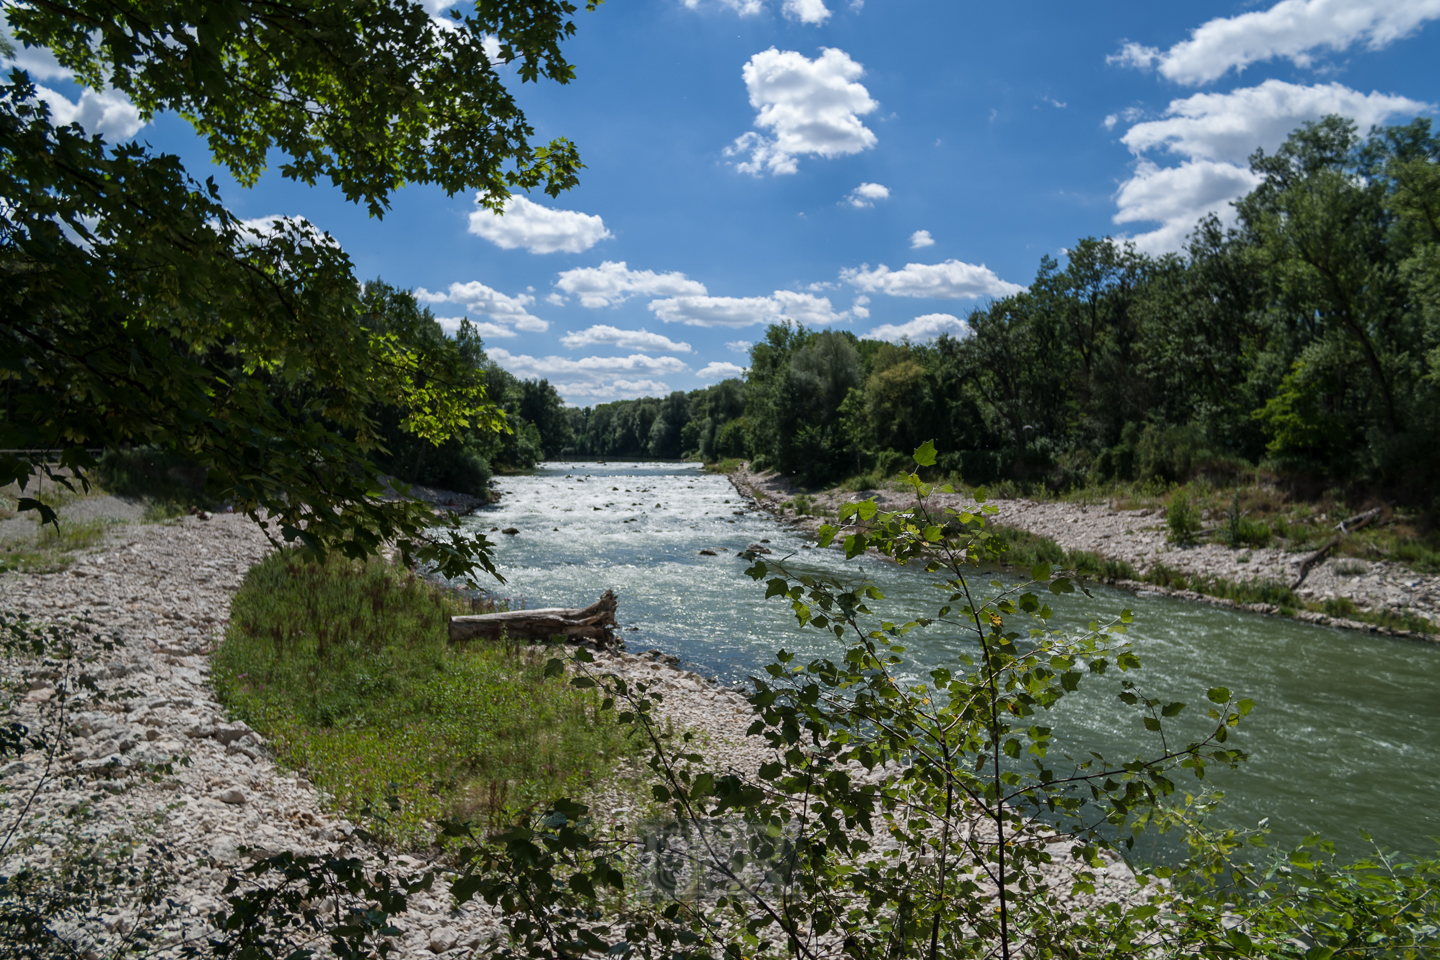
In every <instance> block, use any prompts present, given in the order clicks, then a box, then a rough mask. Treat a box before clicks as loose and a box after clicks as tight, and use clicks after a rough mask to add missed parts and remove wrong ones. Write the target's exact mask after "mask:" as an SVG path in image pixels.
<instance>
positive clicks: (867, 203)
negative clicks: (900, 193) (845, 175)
mask: <svg viewBox="0 0 1440 960" xmlns="http://www.w3.org/2000/svg"><path fill="white" fill-rule="evenodd" d="M889 199H890V188H889V187H887V186H885V185H884V184H879V183H862V184H860V186H858V187H856V188H855V189H854V190H851V191H850V192H849V193H848V194H846V196H845V202H846V203H848V204H850V206H852V207H860V208H862V209H863V208H864V207H873V206H875V201H876V200H889Z"/></svg>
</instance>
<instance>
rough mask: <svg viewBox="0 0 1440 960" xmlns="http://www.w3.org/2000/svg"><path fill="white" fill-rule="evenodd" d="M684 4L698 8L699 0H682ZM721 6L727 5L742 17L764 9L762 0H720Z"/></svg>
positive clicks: (694, 8)
mask: <svg viewBox="0 0 1440 960" xmlns="http://www.w3.org/2000/svg"><path fill="white" fill-rule="evenodd" d="M683 2H684V4H685V6H686V7H687V8H688V9H690V10H699V9H700V0H683ZM720 4H721V6H724V7H729V8H730V9H731V10H734V11H735V12H736V13H738V14H739V15H740V16H742V17H754V16H759V14H760V12H761V11H763V10H764V9H765V4H764V3H763V2H762V0H720Z"/></svg>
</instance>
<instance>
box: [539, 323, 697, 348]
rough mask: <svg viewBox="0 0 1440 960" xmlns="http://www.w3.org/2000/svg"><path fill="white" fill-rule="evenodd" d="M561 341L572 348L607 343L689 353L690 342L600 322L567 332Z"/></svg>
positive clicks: (622, 346)
mask: <svg viewBox="0 0 1440 960" xmlns="http://www.w3.org/2000/svg"><path fill="white" fill-rule="evenodd" d="M560 342H561V343H563V344H564V345H565V346H567V347H569V348H570V349H572V350H574V349H576V348H578V347H591V346H598V345H602V344H603V345H606V346H612V347H619V348H620V349H621V350H643V351H645V352H647V353H657V352H658V353H689V352H690V344H688V343H679V342H676V341H674V340H671V339H670V338H669V337H665V336H661V335H660V334H658V333H650V332H648V331H646V330H644V329H641V330H621V329H620V328H618V327H611V326H607V325H605V324H599V325H597V326H593V327H587V328H585V329H584V330H580V331H577V332H573V333H567V334H565V336H563V337H561V338H560Z"/></svg>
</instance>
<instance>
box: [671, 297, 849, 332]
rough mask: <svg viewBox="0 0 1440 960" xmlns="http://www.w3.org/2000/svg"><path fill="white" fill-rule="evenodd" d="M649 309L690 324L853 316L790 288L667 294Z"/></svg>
mask: <svg viewBox="0 0 1440 960" xmlns="http://www.w3.org/2000/svg"><path fill="white" fill-rule="evenodd" d="M862 308H863V305H862ZM650 309H651V310H652V311H654V313H655V315H656V316H657V317H659V318H660V319H661V320H664V321H665V322H666V323H683V324H685V325H687V326H691V327H749V326H753V325H755V324H758V323H780V322H782V321H785V320H793V321H795V322H796V323H800V324H805V325H809V326H823V325H825V324H830V323H839V322H841V321H845V320H849V319H851V317H852V316H854V314H853V313H852V312H851V311H849V310H844V311H837V310H836V309H835V308H834V306H833V305H832V304H831V303H830V299H829V298H828V297H817V296H815V295H814V294H812V293H798V292H796V291H794V290H776V291H775V292H774V293H773V294H771V295H770V296H768V297H708V296H706V297H670V298H668V299H665V300H652V301H651V302H650ZM866 315H867V316H868V315H869V311H866Z"/></svg>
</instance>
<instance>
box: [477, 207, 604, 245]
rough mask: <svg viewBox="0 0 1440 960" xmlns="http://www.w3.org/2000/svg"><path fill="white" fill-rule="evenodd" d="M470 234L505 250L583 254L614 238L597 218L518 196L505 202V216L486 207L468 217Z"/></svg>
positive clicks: (602, 221)
mask: <svg viewBox="0 0 1440 960" xmlns="http://www.w3.org/2000/svg"><path fill="white" fill-rule="evenodd" d="M476 199H477V201H478V199H479V194H476ZM470 232H471V233H473V234H475V235H476V236H478V237H484V238H485V239H486V240H489V241H490V242H491V243H493V244H495V245H496V246H498V247H502V248H504V249H506V250H514V249H515V248H516V247H524V248H525V249H526V250H528V251H530V252H531V253H583V252H584V251H586V250H589V249H590V248H591V247H593V246H595V244H597V243H599V242H600V241H601V240H605V239H607V238H609V237H612V236H613V234H612V233H611V232H610V231H609V230H607V229H605V221H604V220H602V219H601V218H600V217H598V216H594V215H592V214H588V213H580V212H579V211H578V210H556V209H554V208H552V207H542V206H541V205H540V204H538V203H535V202H534V201H532V200H529V199H528V198H526V197H522V196H520V195H518V194H515V195H512V196H511V197H510V199H509V200H507V201H506V202H505V215H504V216H500V215H499V214H497V213H495V212H494V211H493V210H490V209H487V208H485V207H481V208H480V209H478V210H476V211H475V212H474V213H472V214H470Z"/></svg>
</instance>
